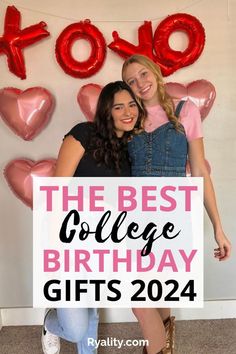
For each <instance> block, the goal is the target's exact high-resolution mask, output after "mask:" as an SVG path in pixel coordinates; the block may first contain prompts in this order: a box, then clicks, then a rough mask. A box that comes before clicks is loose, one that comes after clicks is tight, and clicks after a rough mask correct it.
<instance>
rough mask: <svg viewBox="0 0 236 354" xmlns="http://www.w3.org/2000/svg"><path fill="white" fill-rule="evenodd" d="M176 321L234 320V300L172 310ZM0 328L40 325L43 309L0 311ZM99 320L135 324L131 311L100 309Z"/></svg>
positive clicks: (235, 315)
mask: <svg viewBox="0 0 236 354" xmlns="http://www.w3.org/2000/svg"><path fill="white" fill-rule="evenodd" d="M172 313H173V314H174V315H175V316H176V319H177V320H200V319H204V320H206V319H221V318H236V300H222V301H205V303H204V308H202V309H173V310H172ZM1 314H2V326H27V325H41V324H42V323H43V317H44V309H33V308H14V309H2V310H0V317H1ZM100 314H101V316H100V319H101V322H103V323H114V322H135V321H136V319H135V317H134V315H133V314H132V311H131V310H129V309H128V310H127V309H102V310H101V311H100Z"/></svg>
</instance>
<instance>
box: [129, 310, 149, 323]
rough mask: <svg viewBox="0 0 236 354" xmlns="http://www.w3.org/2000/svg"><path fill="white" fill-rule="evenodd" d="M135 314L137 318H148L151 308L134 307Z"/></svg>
mask: <svg viewBox="0 0 236 354" xmlns="http://www.w3.org/2000/svg"><path fill="white" fill-rule="evenodd" d="M132 311H133V314H134V316H135V317H136V318H137V320H141V319H143V318H147V316H148V312H149V309H148V308H132Z"/></svg>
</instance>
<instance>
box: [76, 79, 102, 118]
mask: <svg viewBox="0 0 236 354" xmlns="http://www.w3.org/2000/svg"><path fill="white" fill-rule="evenodd" d="M101 90H102V86H100V85H97V84H87V85H84V86H82V87H81V89H80V90H79V93H78V95H77V100H78V103H79V106H80V109H81V111H82V112H83V113H84V115H85V117H86V118H87V120H88V121H90V122H92V121H93V119H94V115H95V111H96V107H97V101H98V96H99V95H100V92H101Z"/></svg>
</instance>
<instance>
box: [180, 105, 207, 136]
mask: <svg viewBox="0 0 236 354" xmlns="http://www.w3.org/2000/svg"><path fill="white" fill-rule="evenodd" d="M180 121H181V123H182V124H183V126H184V129H185V133H186V137H187V140H188V141H191V140H194V139H198V138H202V137H203V132H202V121H201V116H200V112H199V109H198V107H197V106H196V105H195V104H194V103H193V102H192V101H191V100H189V99H188V100H187V101H186V102H185V103H184V105H183V107H182V109H181V111H180Z"/></svg>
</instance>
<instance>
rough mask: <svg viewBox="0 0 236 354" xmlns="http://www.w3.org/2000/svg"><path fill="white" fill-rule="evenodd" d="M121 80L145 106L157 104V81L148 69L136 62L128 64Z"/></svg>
mask: <svg viewBox="0 0 236 354" xmlns="http://www.w3.org/2000/svg"><path fill="white" fill-rule="evenodd" d="M123 78H124V80H125V81H126V82H127V84H128V85H129V86H130V88H131V89H132V91H133V92H134V94H135V96H137V97H139V98H140V99H141V100H142V101H143V103H144V105H145V106H153V105H156V104H158V103H159V100H158V93H157V89H158V85H157V79H156V77H155V75H154V73H153V72H152V71H151V70H150V69H149V68H147V67H146V66H144V65H142V64H139V63H136V62H133V63H130V64H128V66H127V67H126V68H125V71H124V73H123Z"/></svg>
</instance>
